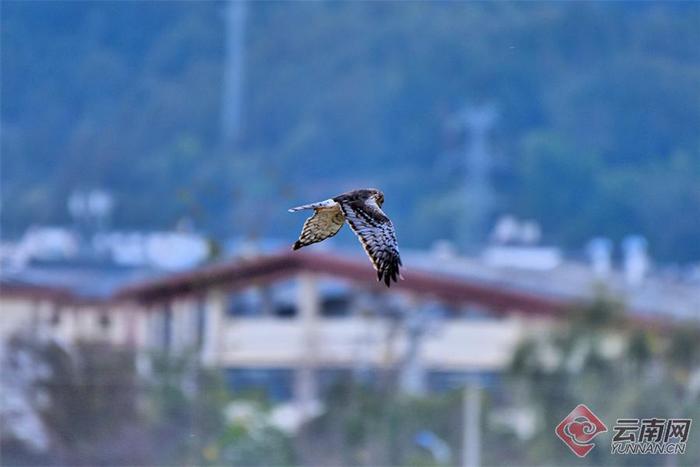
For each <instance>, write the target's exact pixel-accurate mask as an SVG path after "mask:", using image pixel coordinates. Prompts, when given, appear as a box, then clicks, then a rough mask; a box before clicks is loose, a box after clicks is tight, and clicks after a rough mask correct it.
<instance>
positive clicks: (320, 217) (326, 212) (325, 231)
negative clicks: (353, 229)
mask: <svg viewBox="0 0 700 467" xmlns="http://www.w3.org/2000/svg"><path fill="white" fill-rule="evenodd" d="M319 204H320V203H319ZM300 208H301V209H310V208H309V207H300ZM296 209H298V208H296ZM311 209H313V208H311ZM290 211H291V209H290ZM344 222H345V216H344V215H343V211H341V209H340V206H339V205H338V204H337V203H334V206H332V207H321V208H315V212H314V215H313V216H311V217H309V218H308V219H306V222H304V227H302V229H301V235H299V240H297V241H296V242H295V243H294V246H292V249H293V250H298V249H299V248H302V247H305V246H307V245H311V244H313V243H318V242H320V241H323V240H325V239H327V238H330V237H332V236H333V235H335V234H337V233H338V231H339V230H340V228H341V227H342V226H343V223H344Z"/></svg>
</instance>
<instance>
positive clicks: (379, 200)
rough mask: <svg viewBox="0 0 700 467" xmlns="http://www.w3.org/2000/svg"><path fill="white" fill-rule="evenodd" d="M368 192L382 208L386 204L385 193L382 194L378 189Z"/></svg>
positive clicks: (371, 189)
mask: <svg viewBox="0 0 700 467" xmlns="http://www.w3.org/2000/svg"><path fill="white" fill-rule="evenodd" d="M368 191H369V192H370V193H371V194H370V197H371V198H373V199H374V200H375V201H376V202H377V204H378V205H379V206H380V207H381V206H382V204H384V193H382V192H381V191H380V190H377V189H376V188H370V189H369V190H368Z"/></svg>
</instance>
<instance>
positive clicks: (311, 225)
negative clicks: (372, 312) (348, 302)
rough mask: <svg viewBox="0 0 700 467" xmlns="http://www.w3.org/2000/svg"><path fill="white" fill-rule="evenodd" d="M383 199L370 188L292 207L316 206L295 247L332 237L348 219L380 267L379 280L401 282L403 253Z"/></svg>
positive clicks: (382, 196)
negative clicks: (401, 254) (400, 250)
mask: <svg viewBox="0 0 700 467" xmlns="http://www.w3.org/2000/svg"><path fill="white" fill-rule="evenodd" d="M383 203H384V193H382V192H381V191H379V190H376V189H373V188H367V189H363V190H354V191H349V192H347V193H343V194H342V195H338V196H336V197H335V198H330V199H327V200H325V201H319V202H318V203H311V204H305V205H303V206H298V207H296V208H292V209H290V210H289V212H296V211H303V210H305V209H313V210H314V215H313V216H311V217H309V218H308V219H306V222H304V227H303V228H302V229H301V235H299V240H297V241H296V242H295V243H294V246H292V249H293V250H298V249H299V248H303V247H305V246H308V245H311V244H313V243H317V242H320V241H323V240H325V239H327V238H330V237H332V236H333V235H335V234H337V233H338V231H339V230H340V228H341V227H342V226H343V223H344V222H347V223H348V224H349V225H350V228H351V229H352V231H353V232H355V235H357V238H358V239H359V240H360V243H361V244H362V248H364V250H365V253H367V256H369V259H370V261H372V265H373V266H374V269H375V270H376V271H377V281H380V282H381V281H383V282H384V283H385V284H386V286H387V287H389V286H390V285H391V281H392V280H393V281H394V282H397V278H401V279H403V277H402V276H401V273H400V272H399V267H400V266H401V256H399V245H398V242H397V241H396V232H395V231H394V225H393V224H392V223H391V220H390V219H389V218H388V217H387V215H386V214H384V212H383V211H382V204H383Z"/></svg>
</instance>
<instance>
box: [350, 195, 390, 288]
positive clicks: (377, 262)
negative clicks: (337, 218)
mask: <svg viewBox="0 0 700 467" xmlns="http://www.w3.org/2000/svg"><path fill="white" fill-rule="evenodd" d="M340 207H341V208H342V210H343V213H344V214H345V219H346V220H347V222H348V224H350V227H351V228H352V230H353V231H354V232H355V234H356V235H357V238H358V239H359V240H360V243H361V244H362V247H363V248H364V250H365V253H367V256H369V259H370V260H371V261H372V265H373V266H374V269H375V270H376V271H377V280H379V281H383V282H384V283H385V284H386V285H387V287H389V286H390V285H391V281H392V280H393V281H394V282H396V281H397V279H398V278H399V277H401V273H400V272H399V268H400V266H401V256H400V255H399V246H398V242H397V240H396V231H395V230H394V225H393V224H392V223H391V220H390V219H389V218H388V217H387V216H386V214H384V212H383V211H382V210H381V208H380V207H379V205H378V204H377V203H376V201H374V200H373V199H366V200H353V201H350V202H340Z"/></svg>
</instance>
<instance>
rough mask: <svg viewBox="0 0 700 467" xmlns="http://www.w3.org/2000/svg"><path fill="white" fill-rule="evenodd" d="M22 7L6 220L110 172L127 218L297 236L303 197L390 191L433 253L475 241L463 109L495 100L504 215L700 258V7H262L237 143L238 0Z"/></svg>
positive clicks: (6, 93)
mask: <svg viewBox="0 0 700 467" xmlns="http://www.w3.org/2000/svg"><path fill="white" fill-rule="evenodd" d="M2 9H3V11H2V23H1V26H2V28H1V29H2V71H3V73H2V222H3V230H4V232H5V234H6V235H13V234H16V233H18V232H20V231H21V230H22V229H23V228H25V227H26V226H28V225H30V224H32V223H44V222H52V223H54V222H55V223H63V222H66V221H67V219H68V215H67V210H66V207H65V204H66V203H65V199H66V196H67V194H68V193H69V192H70V191H71V190H73V189H75V188H79V187H93V186H100V187H104V188H106V189H109V190H111V191H113V192H114V193H115V196H116V198H117V203H118V208H117V210H116V212H115V219H114V223H115V224H116V225H119V226H122V227H137V228H141V227H143V228H146V227H148V228H155V227H157V228H162V227H171V226H172V225H174V223H175V222H176V221H177V220H178V219H180V218H182V217H183V216H189V217H191V218H193V219H194V221H195V224H196V225H197V226H198V227H199V228H201V229H203V230H206V231H207V232H211V233H212V234H213V235H217V236H224V235H230V234H241V233H246V234H256V235H266V234H267V235H270V234H272V235H280V234H287V233H289V234H290V235H292V234H293V233H295V232H296V229H297V228H298V224H299V221H300V219H299V218H297V217H294V216H291V215H287V214H286V212H285V210H286V208H287V207H289V205H291V204H292V203H295V202H297V201H311V200H314V198H320V197H325V196H328V195H333V194H336V193H337V192H339V191H341V190H344V189H346V188H348V187H352V186H356V185H367V184H372V185H377V186H380V187H382V188H383V189H384V191H385V192H386V193H387V202H386V209H387V211H388V212H389V213H390V214H391V215H392V217H393V218H395V220H396V221H395V223H396V224H397V227H398V229H399V232H400V239H401V241H402V243H403V244H404V245H405V246H407V247H409V246H411V247H419V246H428V245H430V243H432V241H434V240H435V239H439V238H455V236H456V231H455V230H456V228H457V224H456V223H455V218H456V216H455V214H454V211H455V209H456V208H457V207H458V206H460V203H459V201H458V198H459V195H460V190H461V184H462V181H463V179H464V173H463V165H461V159H462V156H461V154H460V152H459V151H460V147H461V145H462V144H463V142H462V141H463V135H461V134H460V133H459V132H457V131H456V130H455V129H454V125H453V124H452V123H451V122H452V121H453V120H454V115H455V114H456V113H457V112H459V111H460V110H461V109H462V108H463V107H464V106H465V105H467V104H480V103H493V104H495V105H496V107H497V109H498V113H499V117H498V121H497V124H496V127H495V131H494V132H493V133H492V136H491V143H492V149H493V152H494V153H495V155H496V157H497V166H496V170H495V172H494V174H493V175H494V183H495V184H496V187H497V190H498V194H499V197H498V199H497V207H498V212H511V213H515V214H518V215H521V216H525V217H531V218H535V219H537V220H539V221H540V222H541V223H542V224H543V226H544V229H545V234H546V236H547V239H548V240H550V241H553V242H557V243H561V244H563V245H568V246H570V247H573V248H579V247H580V246H581V245H582V243H583V242H584V241H585V240H586V239H588V238H590V237H591V236H592V235H608V236H611V237H612V238H614V239H619V238H621V237H622V236H624V235H625V234H628V233H633V232H636V233H642V234H644V235H646V236H647V238H648V239H649V240H650V247H651V250H652V252H653V253H654V255H655V256H657V257H661V258H664V259H667V260H679V261H685V260H698V259H700V240H699V239H700V46H699V44H700V4H698V3H694V2H675V3H673V2H672V3H663V4H657V3H651V2H650V3H632V2H619V3H609V2H606V3H595V4H593V3H583V2H576V3H566V4H564V3H559V2H545V3H530V2H523V3H505V2H494V3H455V2H430V3H428V2H405V3H398V2H396V3H390V2H378V3H374V2H345V3H339V2H332V3H330V2H329V3H317V2H298V3H292V2H260V3H253V4H251V5H250V7H249V9H248V21H247V29H246V32H245V36H246V55H245V78H244V90H245V93H244V96H245V97H244V107H243V112H244V117H245V124H244V129H243V133H242V138H241V140H240V142H239V143H238V145H236V146H235V147H224V146H222V145H221V143H220V113H221V98H222V72H223V66H224V56H225V54H224V38H225V30H224V9H225V4H223V3H216V2H4V3H3V6H2ZM263 202H264V203H263Z"/></svg>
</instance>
